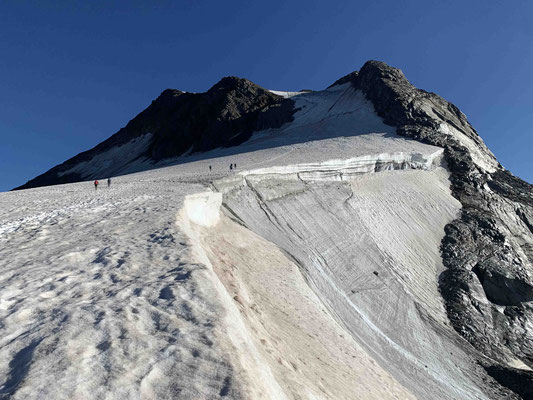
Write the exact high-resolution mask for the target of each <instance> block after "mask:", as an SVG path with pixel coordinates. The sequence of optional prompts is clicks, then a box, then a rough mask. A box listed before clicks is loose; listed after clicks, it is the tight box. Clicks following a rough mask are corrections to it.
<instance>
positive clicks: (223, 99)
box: [16, 77, 295, 189]
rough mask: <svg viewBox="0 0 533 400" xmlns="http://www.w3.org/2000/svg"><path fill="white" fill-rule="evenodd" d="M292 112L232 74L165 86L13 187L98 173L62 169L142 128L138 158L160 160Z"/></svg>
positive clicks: (239, 135) (230, 140)
mask: <svg viewBox="0 0 533 400" xmlns="http://www.w3.org/2000/svg"><path fill="white" fill-rule="evenodd" d="M294 112H295V110H294V102H293V101H292V100H290V99H284V98H282V97H280V96H277V95H275V94H273V93H271V92H269V91H268V90H265V89H263V88H261V87H260V86H257V85H256V84H254V83H252V82H250V81H248V80H246V79H241V78H236V77H226V78H223V79H222V80H220V82H218V83H217V84H216V85H214V86H213V87H212V88H211V89H209V90H208V91H207V92H205V93H198V94H197V93H186V92H181V91H179V90H173V89H167V90H165V91H163V92H162V93H161V95H160V96H159V97H158V98H157V99H156V100H154V101H153V102H152V104H151V105H150V106H149V107H148V108H147V109H146V110H144V111H142V112H141V113H140V114H139V115H137V116H136V117H135V118H134V119H132V120H131V121H130V122H129V123H128V124H127V125H126V126H125V127H124V128H122V129H120V130H119V131H118V132H117V133H115V134H114V135H113V136H111V137H110V138H109V139H107V140H105V141H104V142H102V143H100V144H99V145H97V146H96V147H94V148H93V149H91V150H89V151H86V152H83V153H80V154H78V155H77V156H75V157H73V158H71V159H69V160H67V161H65V162H64V163H63V164H60V165H58V166H56V167H54V168H52V169H51V170H49V171H47V172H46V173H44V174H42V175H40V176H38V177H36V178H34V179H32V180H30V181H29V182H27V183H26V184H25V185H22V186H20V187H18V188H16V189H28V188H32V187H38V186H45V185H54V184H61V183H71V182H76V181H80V180H83V179H96V178H101V177H100V176H96V175H95V176H92V175H91V174H90V173H86V174H79V173H65V172H66V171H69V170H70V169H71V168H73V167H75V166H76V165H78V164H79V163H81V162H85V161H89V160H91V159H92V158H93V157H94V156H96V155H98V154H100V153H102V152H105V151H106V150H109V149H111V148H113V147H116V146H120V145H123V144H125V143H128V142H130V141H131V140H133V139H135V138H138V137H141V136H143V135H145V134H147V133H151V134H152V135H153V136H152V139H151V143H150V145H149V147H148V148H147V149H146V150H143V152H142V153H141V154H139V155H138V157H145V158H148V159H150V160H153V161H160V160H162V159H165V158H169V157H176V156H179V155H182V154H183V153H185V152H202V151H207V150H211V149H214V148H217V147H229V146H235V145H238V144H241V143H242V142H244V141H246V140H247V139H249V138H250V136H251V134H252V132H254V131H258V130H262V129H267V128H277V127H280V126H281V125H283V124H284V123H285V122H289V121H292V118H293V117H292V115H293V113H294ZM129 161H131V160H129ZM122 167H123V166H122ZM110 175H113V173H110Z"/></svg>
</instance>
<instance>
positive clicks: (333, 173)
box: [239, 149, 443, 180]
mask: <svg viewBox="0 0 533 400" xmlns="http://www.w3.org/2000/svg"><path fill="white" fill-rule="evenodd" d="M442 153H443V150H442V149H440V150H437V151H435V152H434V153H431V154H421V153H404V152H397V153H383V154H376V155H367V156H361V157H354V158H349V159H347V160H338V159H337V160H328V161H324V162H320V163H309V164H295V165H285V166H275V167H270V168H258V169H254V170H251V171H243V172H240V173H239V175H242V176H246V175H265V174H298V176H299V177H300V179H304V180H320V179H336V180H346V179H350V178H351V177H352V176H353V175H357V174H363V173H371V172H380V171H392V170H402V169H421V170H429V169H430V168H431V167H432V166H433V165H434V162H435V160H436V159H439V158H440V157H441V156H442Z"/></svg>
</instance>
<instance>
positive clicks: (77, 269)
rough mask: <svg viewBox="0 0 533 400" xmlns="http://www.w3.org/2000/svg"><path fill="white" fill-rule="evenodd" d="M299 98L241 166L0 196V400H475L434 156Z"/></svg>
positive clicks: (453, 205)
mask: <svg viewBox="0 0 533 400" xmlns="http://www.w3.org/2000/svg"><path fill="white" fill-rule="evenodd" d="M294 99H295V100H296V102H297V106H298V107H299V108H300V111H298V112H297V113H296V115H295V119H294V121H293V122H292V123H290V124H286V125H284V126H282V127H281V128H280V129H276V130H268V131H262V132H259V133H257V134H255V135H254V136H253V137H252V139H251V140H250V141H248V142H247V143H245V144H243V145H242V146H239V147H238V148H228V149H217V150H214V151H212V152H208V153H205V154H203V155H191V156H188V157H186V158H181V159H177V160H173V162H175V163H176V165H174V166H170V167H166V168H160V169H157V170H152V171H147V172H141V173H136V174H130V175H125V176H122V177H118V178H115V179H113V183H112V186H111V187H110V188H106V187H101V188H100V189H98V191H95V190H94V188H93V187H92V184H91V183H90V182H85V183H77V184H70V185H59V186H54V187H44V188H39V189H31V190H25V191H19V192H11V193H1V194H0V377H3V381H0V385H1V386H0V398H15V399H32V398H33V399H37V398H54V399H56V398H57V399H61V398H64V399H70V398H102V399H104V398H105V399H119V398H143V399H145V398H146V399H152V398H153V399H156V398H157V399H165V398H187V399H198V398H206V399H210V398H213V399H214V398H220V397H229V398H250V399H258V398H265V399H278V398H279V399H285V398H287V399H318V398H324V399H352V398H375V399H399V398H401V399H404V398H421V399H425V398H443V399H448V398H449V399H452V398H468V399H483V398H486V396H485V395H484V393H483V392H482V391H481V389H480V388H479V387H478V383H477V382H479V377H478V375H476V374H477V373H478V367H477V366H475V365H473V364H472V363H471V362H470V358H469V356H468V354H465V353H464V351H463V350H461V348H460V345H459V344H460V343H461V339H460V338H459V336H458V335H457V334H456V333H455V332H454V331H453V330H452V329H451V328H450V327H449V326H448V323H447V319H446V315H445V313H444V311H443V307H442V303H441V301H440V296H439V294H438V291H437V279H438V275H439V273H440V271H441V270H442V264H441V261H440V258H439V250H438V245H439V243H440V240H441V238H442V236H443V227H444V225H445V224H446V223H447V222H448V221H450V220H451V219H453V218H454V217H455V216H456V215H457V213H458V212H459V208H460V205H459V204H458V202H457V201H456V200H455V199H454V198H453V197H452V196H451V194H450V191H449V182H448V175H447V172H446V170H445V166H444V165H443V164H442V163H441V162H442V160H441V157H440V156H441V154H442V149H440V148H438V147H434V146H429V145H424V144H421V143H419V142H416V141H412V140H408V139H405V138H401V137H398V136H396V135H395V134H394V133H393V128H391V127H389V126H386V125H384V124H383V123H382V121H381V120H380V118H378V117H377V116H376V115H375V113H374V111H373V109H372V106H371V105H370V103H368V102H367V101H366V100H365V99H364V98H363V96H362V95H361V93H360V92H356V91H354V90H353V88H352V87H351V86H349V85H348V84H345V85H338V86H335V87H333V88H330V89H328V90H325V91H322V92H312V93H301V94H298V95H296V96H294ZM230 163H236V164H237V172H236V173H235V172H234V171H232V173H230V171H229V168H228V167H229V164H230ZM209 165H211V166H212V171H211V172H210V171H209V168H208V166H209ZM94 167H95V168H96V166H94ZM137 167H139V168H141V167H143V166H142V165H141V164H139V165H138V166H137ZM100 171H101V173H102V174H104V176H102V178H104V177H105V172H106V171H105V169H102V170H100Z"/></svg>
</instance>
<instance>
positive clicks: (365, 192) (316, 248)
mask: <svg viewBox="0 0 533 400" xmlns="http://www.w3.org/2000/svg"><path fill="white" fill-rule="evenodd" d="M439 154H440V153H439ZM439 154H435V155H434V156H433V157H430V158H431V161H428V160H426V162H421V163H420V164H418V165H417V166H418V167H419V168H418V169H413V165H412V164H409V163H404V162H398V159H394V157H390V158H389V162H390V165H391V168H390V170H389V168H385V171H382V172H379V173H370V174H361V173H359V174H350V175H348V176H344V179H338V177H339V176H340V175H339V174H342V172H343V171H344V169H345V168H346V165H347V163H346V162H344V163H342V162H337V161H335V162H330V163H328V162H323V163H320V165H315V166H314V167H313V168H312V170H313V171H317V170H319V171H320V178H319V179H316V178H317V175H316V173H315V174H311V179H302V178H301V174H302V172H309V169H308V167H309V166H290V167H279V168H271V169H268V170H259V171H257V173H255V171H248V172H245V173H243V174H242V175H240V176H234V177H231V178H227V179H224V180H221V181H218V182H216V183H215V186H216V188H217V189H218V190H220V191H221V192H223V193H224V201H223V205H224V207H225V209H226V211H227V214H228V215H231V216H232V217H233V218H234V219H236V220H237V221H239V222H240V223H242V224H244V225H245V226H246V227H248V228H249V229H251V230H252V231H253V232H255V233H257V234H259V235H260V236H261V237H262V238H264V239H266V240H268V241H271V242H272V243H274V244H276V245H277V246H278V247H279V248H281V249H282V250H283V251H285V252H286V254H288V255H289V256H290V257H291V259H292V260H293V261H294V262H295V263H296V264H297V265H299V268H300V271H301V273H302V274H303V276H304V277H305V279H306V281H307V282H308V284H309V285H310V287H311V288H313V290H314V292H315V293H316V295H317V296H318V297H319V298H320V300H321V301H322V302H324V304H325V305H326V306H327V309H328V312H329V313H331V315H333V316H334V318H335V319H336V321H337V322H338V323H339V324H340V325H341V326H343V327H344V329H346V331H347V332H348V333H349V334H350V335H351V336H352V338H353V339H354V340H355V341H356V342H357V343H358V344H359V345H360V346H362V348H363V349H365V351H366V352H368V354H369V355H370V356H371V357H372V358H373V359H374V360H376V361H377V362H378V364H379V365H380V366H381V367H383V368H384V369H385V370H386V371H387V372H388V373H390V374H391V375H392V376H393V377H394V378H395V379H396V380H397V381H398V382H399V383H400V384H402V385H403V386H404V387H405V388H407V390H409V391H411V392H412V393H414V394H415V395H416V396H417V397H419V398H439V399H457V398H469V399H482V398H485V394H484V393H483V392H482V391H481V390H480V389H479V387H478V386H477V384H476V382H479V379H480V378H479V377H480V376H481V375H483V372H482V371H481V370H479V367H477V366H476V365H474V364H473V363H472V362H471V360H470V358H469V356H468V354H466V353H465V352H464V351H463V350H461V347H460V345H458V343H459V342H460V341H461V339H460V338H459V336H458V335H457V334H456V333H455V331H453V329H451V328H450V326H449V324H448V322H447V317H446V314H445V311H444V309H443V304H442V301H441V296H440V294H439V292H438V277H439V274H440V273H441V272H442V269H443V267H442V263H441V259H440V253H439V245H440V241H441V239H442V237H443V236H444V226H445V225H446V224H447V223H448V222H449V221H451V220H453V219H454V218H455V217H456V216H457V215H458V213H459V210H460V204H459V203H458V201H457V200H455V199H454V198H453V197H452V195H451V193H450V190H449V181H448V174H447V172H446V170H445V169H444V168H442V167H440V166H439V163H438V162H435V160H438V155H439ZM377 158H379V157H378V156H374V157H371V156H369V157H367V158H366V159H367V161H369V162H370V163H372V160H375V159H377ZM403 160H404V161H405V158H404V159H403ZM348 164H349V163H348ZM328 166H329V168H330V169H329V171H328ZM394 166H396V168H393V167H394ZM370 170H371V171H372V172H374V171H375V169H372V168H370Z"/></svg>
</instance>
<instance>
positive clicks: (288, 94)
mask: <svg viewBox="0 0 533 400" xmlns="http://www.w3.org/2000/svg"><path fill="white" fill-rule="evenodd" d="M269 92H270V93H274V94H277V95H278V96H281V97H284V98H286V99H288V98H291V97H294V96H298V95H300V94H302V93H305V92H286V91H283V90H269Z"/></svg>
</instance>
